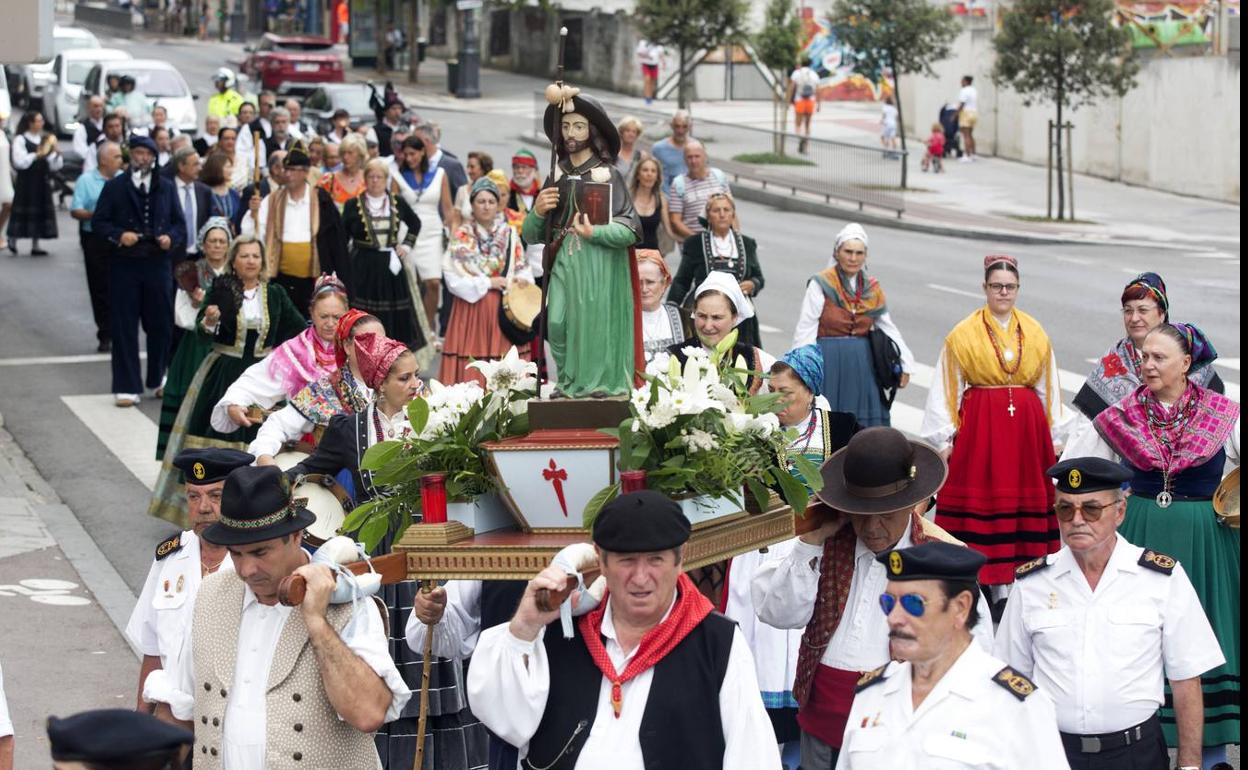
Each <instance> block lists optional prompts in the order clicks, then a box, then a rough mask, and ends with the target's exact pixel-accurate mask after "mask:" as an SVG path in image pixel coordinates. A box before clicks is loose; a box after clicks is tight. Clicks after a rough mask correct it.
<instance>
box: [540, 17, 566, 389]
mask: <svg viewBox="0 0 1248 770" xmlns="http://www.w3.org/2000/svg"><path fill="white" fill-rule="evenodd" d="M567 42H568V28H567V27H560V28H559V61H558V64H557V65H556V69H555V86H556V87H557V88H558V89H559V90H560V91H562V90H563V58H564V51H565V50H566V48H567ZM562 106H563V105H562V102H560V104H558V105H556V110H555V123H554V125H553V126H551V129H550V183H551V184H552V185H556V186H557V185H558V184H559V179H558V177H557V176H556V175H555V170H556V169H557V168H559V140H560V138H561V137H562V133H563V111H562ZM539 192H540V190H539ZM554 214H555V212H554V211H549V212H547V213H546V227H545V231H546V232H545V235H544V237H543V239H542V270H543V271H545V273H546V275H549V274H550V271H551V270H553V269H554V267H555V252H556V251H557V249H556V248H555V245H554V244H553V243H551V240H552V235H553V234H554V229H555V228H554V224H555V217H554ZM549 288H550V281H549V280H547V281H544V282H543V283H542V304H541V306H540V308H539V309H538V317H537V323H538V327H537V338H536V339H535V340H534V342H533V349H534V350H536V351H537V352H538V356H537V372H538V376H539V377H540V378H541V379H543V380H545V379H546V374H547V372H546V300H547V297H548V291H549Z"/></svg>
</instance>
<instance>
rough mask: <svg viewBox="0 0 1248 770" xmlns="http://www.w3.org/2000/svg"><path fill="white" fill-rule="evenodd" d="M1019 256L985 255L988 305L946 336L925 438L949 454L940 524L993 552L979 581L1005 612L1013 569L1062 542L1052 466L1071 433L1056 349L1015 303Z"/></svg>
mask: <svg viewBox="0 0 1248 770" xmlns="http://www.w3.org/2000/svg"><path fill="white" fill-rule="evenodd" d="M1019 288H1020V279H1019V271H1018V260H1016V259H1015V258H1014V257H1010V256H1005V255H990V256H988V257H985V258H984V283H983V291H984V296H985V300H986V302H985V305H984V307H982V308H979V309H978V310H976V311H975V312H974V313H971V314H970V315H969V316H967V318H966V319H964V320H963V321H961V322H960V323H959V324H958V325H957V326H955V327H954V328H953V331H951V332H950V333H949V335H948V336H947V337H946V338H945V344H944V347H943V348H942V349H941V352H940V357H939V358H938V359H937V362H936V371H935V373H934V375H933V378H932V386H931V390H930V391H928V395H927V406H926V409H925V410H924V414H923V424H922V427H921V428H920V435H921V436H922V437H923V439H924V440H925V441H927V442H928V443H929V444H931V445H932V446H934V447H936V448H937V449H939V450H940V452H941V454H942V455H944V456H945V457H947V458H948V460H949V481H948V482H947V483H946V484H945V486H944V489H943V490H941V494H940V497H939V499H938V501H937V510H936V523H938V524H940V525H941V526H942V527H944V528H945V529H947V530H949V532H950V533H951V534H952V535H953V536H954V537H957V538H959V539H961V540H963V541H965V542H966V544H967V545H969V546H970V547H971V548H974V549H975V550H977V551H979V552H981V553H983V554H984V556H986V557H987V564H986V565H985V566H984V568H983V569H982V570H981V571H980V575H979V582H980V584H981V585H983V586H984V587H985V590H987V591H989V592H990V593H991V599H992V604H993V607H992V611H993V621H994V622H996V621H998V620H999V618H1000V616H1001V615H1000V613H1001V609H1002V607H1003V605H1004V601H1005V597H1006V596H1007V595H1008V594H1009V589H1010V585H1011V584H1012V583H1013V582H1014V568H1015V567H1017V566H1018V565H1019V564H1022V563H1024V562H1028V561H1031V560H1032V559H1036V558H1039V557H1041V556H1046V555H1048V554H1050V553H1053V552H1054V551H1056V550H1057V549H1058V547H1059V546H1060V544H1059V542H1058V530H1057V520H1056V519H1054V518H1053V484H1052V483H1051V482H1050V481H1049V479H1048V477H1047V476H1045V474H1044V472H1045V470H1046V469H1047V468H1049V467H1051V466H1052V465H1053V463H1054V462H1056V460H1057V458H1056V456H1055V455H1054V445H1055V444H1057V443H1059V442H1060V440H1061V439H1062V437H1063V436H1064V435H1065V432H1066V430H1067V420H1066V411H1065V410H1064V408H1063V407H1062V397H1061V390H1060V385H1059V383H1058V378H1057V371H1058V369H1057V356H1056V355H1055V354H1054V352H1053V345H1052V343H1051V342H1050V341H1049V336H1048V335H1047V334H1046V333H1045V331H1044V328H1043V327H1042V326H1041V325H1040V323H1039V322H1038V321H1036V320H1035V319H1034V318H1032V317H1031V316H1029V315H1027V314H1026V313H1024V312H1022V311H1021V310H1019V309H1018V308H1017V307H1015V304H1016V303H1017V301H1018V294H1019Z"/></svg>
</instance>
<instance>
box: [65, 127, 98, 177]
mask: <svg viewBox="0 0 1248 770" xmlns="http://www.w3.org/2000/svg"><path fill="white" fill-rule="evenodd" d="M87 123H93V124H95V127H96V128H97V129H99V130H100V131H101V132H103V131H104V119H103V118H100V119H99V120H91V119H90V118H87V119H86V120H84V121H82V122H81V123H79V124H78V128H76V129H74V139H73V144H72V145H71V146H72V147H73V148H74V154H75V155H77V156H78V157H80V158H82V170H83V171H84V172H85V171H90V170H91V169H93V168H98V167H99V165H100V158H99V146H98V145H96V144H90V143H88V142H87Z"/></svg>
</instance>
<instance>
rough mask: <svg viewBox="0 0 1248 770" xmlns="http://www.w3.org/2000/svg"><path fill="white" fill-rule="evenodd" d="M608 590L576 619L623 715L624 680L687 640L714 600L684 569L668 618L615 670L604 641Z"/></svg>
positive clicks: (677, 584)
mask: <svg viewBox="0 0 1248 770" xmlns="http://www.w3.org/2000/svg"><path fill="white" fill-rule="evenodd" d="M609 596H610V593H609V592H608V593H607V594H605V595H604V596H603V597H602V602H601V603H600V604H599V605H598V607H597V609H595V610H593V611H591V612H589V613H588V614H586V615H582V616H581V617H580V618H578V619H577V628H579V629H580V632H581V637H582V638H583V639H584V640H585V646H586V647H588V648H589V656H590V657H591V658H593V659H594V663H595V664H596V665H597V666H598V670H600V671H602V675H603V676H605V677H606V678H607V679H608V681H610V682H611V707H612V708H613V709H614V710H615V718H616V719H619V718H620V711H621V710H622V709H623V708H624V692H623V687H624V683H625V682H627V681H628V680H630V679H632V678H633V677H635V676H637V675H638V674H641V673H643V672H645V671H647V670H648V669H650V667H652V666H654V665H656V664H657V663H658V662H659V661H660V660H663V658H664V657H666V656H667V654H668V653H669V652H671V651H672V650H673V649H675V647H676V645H678V644H680V643H681V642H682V641H684V639H685V637H686V636H688V635H689V633H690V632H691V631H693V629H694V628H696V627H697V625H698V624H699V623H701V622H702V621H703V620H704V619H706V616H707V615H710V614H711V609H712V607H711V603H710V602H709V601H708V600H707V598H706V597H705V596H703V595H702V593H701V592H700V591H698V589H697V587H696V586H695V585H694V584H693V581H692V580H690V579H689V576H688V575H686V574H684V573H683V572H682V573H681V574H680V577H679V578H678V579H677V581H676V603H675V604H674V605H672V611H671V612H670V613H668V616H667V619H665V620H664V621H663V622H662V623H660V624H658V625H657V626H655V627H654V628H652V629H650V630H649V631H647V632H646V635H645V636H643V637H642V638H641V644H639V645H638V646H637V654H636V655H634V656H633V659H632V660H630V661H629V662H628V665H627V666H625V668H624V673H623V674H617V673H616V672H615V664H613V663H612V662H611V656H610V655H608V654H607V648H606V645H605V644H603V641H602V616H603V613H604V612H606V610H607V598H608V597H609Z"/></svg>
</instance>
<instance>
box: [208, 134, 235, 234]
mask: <svg viewBox="0 0 1248 770" xmlns="http://www.w3.org/2000/svg"><path fill="white" fill-rule="evenodd" d="M233 174H234V158H232V157H231V156H230V155H228V154H226V153H224V152H221V151H220V150H214V151H213V152H211V153H209V154H208V157H206V158H205V159H204V167H203V170H201V171H200V172H199V181H201V182H203V183H204V184H206V185H207V186H208V190H209V192H210V193H211V198H210V205H209V211H210V212H211V215H212V216H215V217H224V218H225V219H227V220H229V222H230V226H231V228H237V225H235V224H234V223H235V222H236V221H237V220H238V219H242V217H241V215H239V211H241V210H242V208H243V206H242V196H240V195H239V193H238V190H235V189H234V188H233V187H231V186H230V177H231V176H233Z"/></svg>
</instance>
